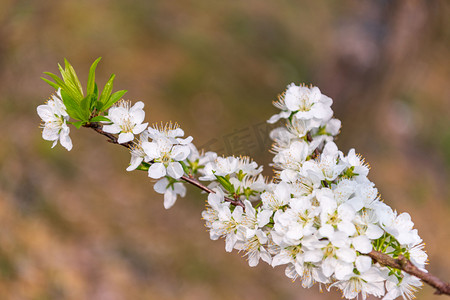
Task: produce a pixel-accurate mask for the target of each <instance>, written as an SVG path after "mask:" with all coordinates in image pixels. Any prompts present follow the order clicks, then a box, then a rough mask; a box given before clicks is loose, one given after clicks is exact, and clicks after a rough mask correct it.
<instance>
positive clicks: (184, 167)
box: [179, 161, 191, 174]
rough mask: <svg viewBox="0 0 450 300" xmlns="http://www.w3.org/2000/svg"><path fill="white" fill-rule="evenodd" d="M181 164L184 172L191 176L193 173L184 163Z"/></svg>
mask: <svg viewBox="0 0 450 300" xmlns="http://www.w3.org/2000/svg"><path fill="white" fill-rule="evenodd" d="M179 163H180V164H181V166H182V167H183V171H184V173H185V174H190V173H191V170H190V169H189V167H188V166H186V164H185V163H184V162H182V161H179Z"/></svg>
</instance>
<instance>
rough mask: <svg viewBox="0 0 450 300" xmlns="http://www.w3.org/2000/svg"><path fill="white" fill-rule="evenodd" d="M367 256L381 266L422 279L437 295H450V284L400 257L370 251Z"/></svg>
mask: <svg viewBox="0 0 450 300" xmlns="http://www.w3.org/2000/svg"><path fill="white" fill-rule="evenodd" d="M367 255H368V256H370V257H371V258H372V259H373V260H375V261H376V262H378V263H380V264H381V265H384V266H387V267H392V268H395V269H399V270H402V271H405V272H406V273H408V274H410V275H414V276H416V277H417V278H420V279H422V280H423V281H424V282H425V283H427V284H429V285H430V286H432V287H434V288H435V289H436V292H435V294H437V295H450V283H447V282H444V281H442V280H441V279H439V278H437V277H436V276H434V275H432V274H430V273H426V272H424V271H422V270H420V269H419V268H417V267H416V266H415V265H413V264H412V263H411V261H410V260H408V259H407V258H406V257H404V256H402V255H400V256H399V258H398V259H395V258H393V257H391V256H389V255H387V254H385V253H383V252H379V251H375V250H372V251H371V252H370V253H368V254H367Z"/></svg>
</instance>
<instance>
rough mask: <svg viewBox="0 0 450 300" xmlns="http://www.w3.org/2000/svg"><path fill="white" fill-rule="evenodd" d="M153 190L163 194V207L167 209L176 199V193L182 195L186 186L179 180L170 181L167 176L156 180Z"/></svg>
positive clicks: (184, 193)
mask: <svg viewBox="0 0 450 300" xmlns="http://www.w3.org/2000/svg"><path fill="white" fill-rule="evenodd" d="M153 188H154V190H155V192H157V193H159V194H164V208H165V209H169V208H171V207H172V206H173V205H174V204H175V201H177V195H180V196H181V197H184V196H185V195H186V187H185V186H184V184H183V183H181V182H170V181H169V180H168V179H167V178H162V179H160V180H158V181H157V182H156V183H155V185H154V186H153Z"/></svg>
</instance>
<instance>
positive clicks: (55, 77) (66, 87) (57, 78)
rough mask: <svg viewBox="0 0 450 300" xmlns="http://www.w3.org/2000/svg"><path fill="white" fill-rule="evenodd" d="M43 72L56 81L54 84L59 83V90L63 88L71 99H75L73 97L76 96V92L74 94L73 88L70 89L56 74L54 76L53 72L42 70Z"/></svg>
mask: <svg viewBox="0 0 450 300" xmlns="http://www.w3.org/2000/svg"><path fill="white" fill-rule="evenodd" d="M44 74H45V75H47V76H49V77H51V78H52V79H53V80H54V81H55V82H56V84H58V85H59V87H60V88H61V90H65V91H66V93H67V94H68V95H69V96H70V97H71V98H72V99H75V98H76V97H77V94H76V93H75V94H74V92H73V90H71V89H70V88H69V87H68V86H67V85H66V84H65V83H64V81H62V80H61V79H60V78H59V77H58V76H56V75H55V74H53V73H50V72H44Z"/></svg>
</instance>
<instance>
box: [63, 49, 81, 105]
mask: <svg viewBox="0 0 450 300" xmlns="http://www.w3.org/2000/svg"><path fill="white" fill-rule="evenodd" d="M64 64H65V68H66V72H68V74H69V76H70V78H71V82H72V83H73V84H74V85H75V88H76V89H77V90H78V91H79V93H80V95H81V96H84V95H83V88H82V86H81V83H80V80H79V79H78V76H77V73H76V72H75V69H74V68H73V67H72V65H71V64H70V63H69V61H68V60H67V59H65V58H64Z"/></svg>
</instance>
